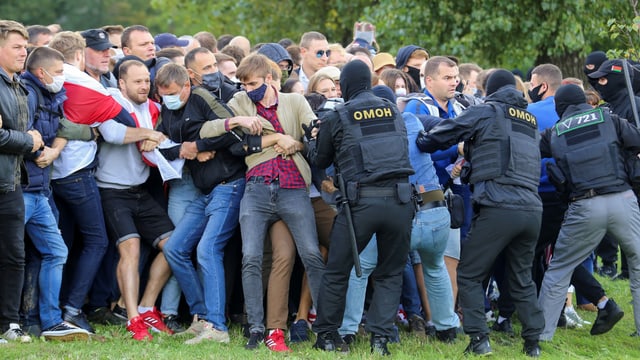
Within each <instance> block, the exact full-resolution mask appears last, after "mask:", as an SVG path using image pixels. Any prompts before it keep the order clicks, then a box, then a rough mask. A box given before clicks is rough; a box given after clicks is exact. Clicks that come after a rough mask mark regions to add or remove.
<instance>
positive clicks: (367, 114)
mask: <svg viewBox="0 0 640 360" xmlns="http://www.w3.org/2000/svg"><path fill="white" fill-rule="evenodd" d="M395 116H396V113H395V111H394V110H393V108H392V107H391V106H388V105H385V106H372V107H369V108H364V109H357V110H349V118H350V119H352V120H355V121H362V120H392V121H393V120H394V119H395Z"/></svg>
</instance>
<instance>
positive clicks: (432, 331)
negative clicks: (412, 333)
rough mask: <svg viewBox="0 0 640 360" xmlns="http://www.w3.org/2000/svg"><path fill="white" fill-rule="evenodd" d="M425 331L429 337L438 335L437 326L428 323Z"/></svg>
mask: <svg viewBox="0 0 640 360" xmlns="http://www.w3.org/2000/svg"><path fill="white" fill-rule="evenodd" d="M424 333H425V334H426V335H427V337H430V338H434V337H436V333H437V331H436V327H435V326H434V325H427V326H426V327H425V328H424Z"/></svg>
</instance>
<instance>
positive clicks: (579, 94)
mask: <svg viewBox="0 0 640 360" xmlns="http://www.w3.org/2000/svg"><path fill="white" fill-rule="evenodd" d="M553 100H554V101H555V103H556V113H557V114H558V117H560V118H562V114H564V112H565V111H566V110H567V108H568V107H569V106H571V105H580V104H586V103H587V97H586V96H585V95H584V91H583V90H582V89H581V88H580V87H579V86H578V85H574V84H567V85H562V86H560V87H559V88H558V90H556V94H555V96H554V97H553Z"/></svg>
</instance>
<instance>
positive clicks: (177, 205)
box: [160, 171, 202, 315]
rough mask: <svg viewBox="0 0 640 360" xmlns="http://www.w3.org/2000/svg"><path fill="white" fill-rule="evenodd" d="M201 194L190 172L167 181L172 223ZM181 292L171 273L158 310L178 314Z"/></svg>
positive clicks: (179, 218) (168, 211)
mask: <svg viewBox="0 0 640 360" xmlns="http://www.w3.org/2000/svg"><path fill="white" fill-rule="evenodd" d="M201 195H202V193H201V192H200V190H198V188H197V187H196V186H195V185H193V179H192V178H191V173H190V172H188V171H183V173H182V178H180V179H175V180H171V182H170V183H169V200H168V209H167V213H168V214H169V218H170V219H171V221H172V222H173V225H175V226H178V223H180V220H181V219H182V217H183V216H184V214H185V213H186V210H187V207H188V206H189V205H190V204H191V202H192V201H193V200H194V199H196V198H197V197H198V196H201ZM181 294H182V290H181V289H180V284H179V283H178V280H177V279H176V277H175V275H173V274H171V277H170V278H169V280H167V283H166V284H164V287H163V288H162V300H161V302H160V311H161V312H162V313H163V314H165V315H178V308H179V307H180V295H181Z"/></svg>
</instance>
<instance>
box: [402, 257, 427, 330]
mask: <svg viewBox="0 0 640 360" xmlns="http://www.w3.org/2000/svg"><path fill="white" fill-rule="evenodd" d="M400 303H401V304H402V308H403V309H404V311H405V312H406V313H407V319H409V318H411V317H412V316H413V315H418V316H420V317H421V318H424V315H423V314H422V311H421V308H422V303H421V299H420V292H419V291H418V284H417V282H416V274H415V272H414V271H413V264H412V263H411V257H407V265H406V266H405V267H404V270H403V271H402V297H401V298H400Z"/></svg>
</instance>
